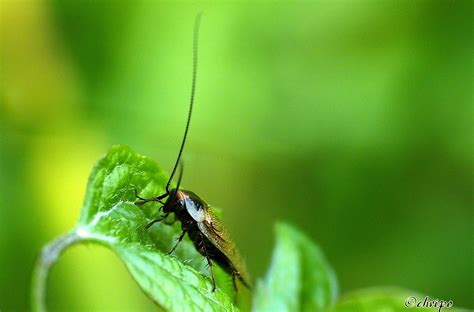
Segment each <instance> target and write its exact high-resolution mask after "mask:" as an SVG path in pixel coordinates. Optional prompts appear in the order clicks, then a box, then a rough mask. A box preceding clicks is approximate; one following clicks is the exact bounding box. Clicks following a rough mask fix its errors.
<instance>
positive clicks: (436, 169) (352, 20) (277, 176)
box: [0, 0, 474, 311]
mask: <svg viewBox="0 0 474 312" xmlns="http://www.w3.org/2000/svg"><path fill="white" fill-rule="evenodd" d="M0 4H1V5H0V12H1V13H0V18H1V23H0V29H1V30H0V31H1V32H0V34H1V37H0V53H1V54H0V55H1V63H0V75H1V76H0V77H1V79H0V129H1V131H0V309H1V310H2V311H16V310H19V311H21V310H25V309H27V306H28V290H29V283H30V273H31V268H32V263H33V261H34V258H35V255H36V254H37V252H38V250H39V249H40V247H41V246H42V245H43V244H44V243H46V242H47V241H50V240H51V239H53V238H54V237H56V236H58V235H60V234H63V233H65V232H67V231H68V230H69V229H71V228H72V227H73V226H74V224H75V222H76V220H77V218H78V216H79V211H80V208H81V203H82V198H83V196H84V190H85V186H86V181H87V177H88V174H89V172H90V170H91V168H92V166H93V165H94V163H95V161H96V160H97V159H98V158H99V157H101V156H102V155H103V154H104V153H106V151H107V150H108V148H109V147H110V146H111V145H113V144H118V143H123V144H128V145H130V146H131V147H132V148H133V149H135V150H136V151H138V152H140V153H142V154H145V155H148V156H150V157H152V158H154V159H156V161H157V162H158V163H159V164H160V165H161V166H163V167H164V168H166V169H168V170H169V169H171V166H172V164H173V162H174V160H175V157H176V154H177V151H178V147H179V144H180V140H181V135H182V131H183V128H184V124H185V119H186V111H187V108H188V107H187V105H188V98H189V93H190V83H191V82H190V77H191V65H192V62H191V51H192V27H193V20H194V16H195V14H196V13H197V12H199V11H204V17H203V24H202V28H201V31H202V32H201V40H200V64H199V66H200V67H199V72H198V85H197V95H196V96H197V97H196V106H195V111H194V116H193V120H192V124H191V131H190V136H189V141H188V144H187V146H186V149H185V156H184V160H185V163H186V172H185V178H184V182H183V183H184V187H186V188H188V189H191V190H193V191H195V192H196V193H198V194H200V195H201V196H202V197H203V198H205V199H206V200H207V201H208V202H209V203H210V204H212V205H215V206H218V207H220V208H222V209H223V211H224V222H225V224H226V225H227V226H228V227H229V230H230V232H231V233H232V234H233V237H234V239H235V241H236V242H237V244H238V246H239V247H240V249H241V253H242V254H243V255H245V258H246V259H247V263H248V266H249V269H250V271H251V272H252V273H253V276H254V277H260V276H262V275H263V274H264V273H265V271H266V268H267V266H268V264H269V261H270V256H271V250H272V248H273V233H272V227H273V224H274V223H275V222H276V221H278V220H284V221H286V222H289V223H292V224H294V225H296V226H297V227H299V228H300V229H302V230H303V231H304V232H305V233H307V234H308V235H309V236H310V237H311V238H312V239H313V240H314V241H315V242H317V243H318V244H319V245H320V246H321V247H322V249H323V250H324V251H325V253H326V255H327V258H328V259H329V261H330V263H331V264H332V265H333V267H334V269H335V271H336V272H337V275H338V278H339V281H340V289H341V293H345V292H348V291H351V290H354V289H359V288H364V287H371V286H383V285H385V286H387V285H388V286H391V285H396V286H400V287H404V288H408V289H413V290H417V291H419V292H424V293H427V294H429V295H431V296H432V297H439V298H441V299H452V300H453V301H454V303H455V305H456V306H464V307H471V308H472V307H474V296H472V294H473V293H474V290H473V279H474V276H473V275H474V274H473V263H474V262H473V246H474V244H473V243H474V234H473V224H474V220H473V197H472V194H473V193H472V190H473V156H474V155H473V150H474V148H473V133H474V132H473V128H472V124H473V116H474V110H473V103H472V51H473V49H472V48H473V44H472V43H473V40H472V39H473V37H472V17H473V16H472V14H473V13H472V12H473V10H472V9H473V8H472V1H403V0H402V1H356V2H353V1H314V2H305V3H299V4H297V3H289V2H288V3H260V4H257V3H248V2H246V3H239V2H234V3H228V4H214V3H213V2H205V3H196V2H187V1H185V2H181V3H179V4H176V3H173V2H154V1H120V2H119V1H85V0H83V1H59V0H57V1H45V0H37V1H33V0H25V1H14V0H1V2H0ZM49 306H50V307H51V308H52V309H54V310H68V311H73V310H77V311H85V310H87V311H104V310H116V311H118V310H123V311H126V310H147V309H148V310H153V309H155V306H154V305H153V304H152V303H151V302H150V301H149V300H148V299H147V298H146V296H145V295H144V294H142V293H141V291H140V290H139V289H138V287H137V286H136V285H135V283H134V281H133V280H132V278H131V277H130V276H129V275H128V273H127V271H126V269H125V268H124V266H123V265H122V264H121V263H120V261H119V260H118V259H117V258H116V257H115V256H114V255H113V254H112V252H110V251H108V250H106V249H104V248H102V247H97V246H78V247H73V248H72V249H70V250H68V251H67V252H66V253H65V254H64V256H63V257H62V258H61V260H60V262H59V264H58V265H57V266H56V267H55V268H54V270H53V272H52V275H51V278H50V283H49Z"/></svg>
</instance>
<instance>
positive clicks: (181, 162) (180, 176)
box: [175, 161, 184, 192]
mask: <svg viewBox="0 0 474 312" xmlns="http://www.w3.org/2000/svg"><path fill="white" fill-rule="evenodd" d="M179 164H180V166H179V176H178V184H177V185H176V191H175V192H178V190H179V185H180V184H181V179H182V178H183V170H184V165H183V161H180V162H179Z"/></svg>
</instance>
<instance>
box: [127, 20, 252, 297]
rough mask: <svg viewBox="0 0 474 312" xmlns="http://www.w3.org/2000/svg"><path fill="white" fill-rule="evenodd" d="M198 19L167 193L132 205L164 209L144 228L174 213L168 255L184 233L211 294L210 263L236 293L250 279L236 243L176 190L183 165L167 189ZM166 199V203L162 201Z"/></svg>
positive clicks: (198, 203)
mask: <svg viewBox="0 0 474 312" xmlns="http://www.w3.org/2000/svg"><path fill="white" fill-rule="evenodd" d="M200 20H201V14H198V15H197V17H196V21H195V25H194V49H193V76H192V87H191V99H190V105H189V113H188V119H187V123H186V129H185V131H184V136H183V140H182V142H181V147H180V149H179V153H178V157H177V159H176V163H175V165H174V167H173V171H172V172H171V176H170V178H169V180H168V183H167V184H166V193H164V194H162V195H160V196H156V197H153V198H148V199H146V198H142V197H140V196H138V194H136V196H137V198H139V199H140V201H137V202H136V203H135V204H136V205H143V204H145V203H147V202H159V203H161V204H162V206H161V207H160V210H163V212H164V215H163V217H162V218H160V219H156V220H153V221H152V222H150V223H149V224H148V225H147V228H148V227H150V226H152V225H153V224H154V223H156V222H160V221H163V220H164V219H166V217H168V216H169V215H170V214H171V213H174V214H175V216H176V219H177V220H178V221H180V223H181V229H182V230H183V232H182V233H181V235H180V236H179V238H178V241H177V243H176V244H175V245H174V247H173V248H172V249H171V250H170V252H169V253H168V254H171V253H173V251H174V250H175V249H176V247H177V246H178V245H179V243H180V242H181V241H182V240H183V238H184V236H185V235H186V233H187V234H188V236H189V238H190V239H191V241H192V242H193V244H194V246H195V247H196V249H197V250H198V251H199V252H200V253H201V254H202V255H203V256H204V257H206V259H207V263H208V265H209V269H210V272H211V279H212V291H214V290H215V289H216V281H215V277H214V270H213V268H212V265H213V262H215V263H217V264H218V265H219V266H220V267H221V268H222V269H223V270H224V271H226V272H227V273H229V274H230V275H231V276H232V282H233V285H234V288H235V290H237V284H236V278H238V279H239V280H240V281H241V282H242V284H244V285H245V286H246V287H247V288H250V279H249V277H248V275H247V271H246V268H245V265H244V263H243V262H242V261H241V258H240V254H239V252H238V250H237V248H236V247H235V244H234V243H233V241H232V240H231V239H230V236H229V234H228V232H227V231H226V229H225V228H224V226H223V225H222V224H221V222H220V221H219V220H218V219H217V217H216V216H215V214H214V213H213V212H212V210H211V208H210V207H209V205H208V204H207V203H206V202H205V201H204V200H202V199H201V198H200V197H199V196H197V195H196V194H195V193H193V192H191V191H185V190H180V189H179V185H180V183H181V178H182V173H183V170H182V165H181V169H180V174H179V178H178V184H177V187H176V188H174V189H171V188H170V184H171V181H172V179H173V176H174V174H175V173H176V169H177V167H178V164H179V163H180V159H181V154H182V152H183V148H184V144H185V142H186V137H187V134H188V130H189V124H190V121H191V114H192V109H193V103H194V94H195V89H196V73H197V61H198V36H199V26H200ZM165 198H166V201H165V202H163V200H164V199H165Z"/></svg>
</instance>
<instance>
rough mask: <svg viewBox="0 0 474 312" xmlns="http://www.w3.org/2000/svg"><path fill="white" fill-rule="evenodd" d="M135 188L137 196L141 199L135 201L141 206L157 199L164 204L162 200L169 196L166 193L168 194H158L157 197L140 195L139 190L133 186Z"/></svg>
mask: <svg viewBox="0 0 474 312" xmlns="http://www.w3.org/2000/svg"><path fill="white" fill-rule="evenodd" d="M133 190H134V191H135V197H136V198H138V199H140V201H137V202H135V205H137V206H141V205H143V204H146V203H148V202H152V201H157V202H159V203H160V204H162V205H164V203H163V202H162V201H161V200H162V199H163V198H165V197H166V196H168V194H167V193H166V194H163V195H160V196H157V197H153V198H143V197H141V196H139V195H138V191H137V189H136V188H133Z"/></svg>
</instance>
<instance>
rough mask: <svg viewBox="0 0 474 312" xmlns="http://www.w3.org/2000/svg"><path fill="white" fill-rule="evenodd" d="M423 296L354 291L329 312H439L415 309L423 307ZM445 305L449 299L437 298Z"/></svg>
mask: <svg viewBox="0 0 474 312" xmlns="http://www.w3.org/2000/svg"><path fill="white" fill-rule="evenodd" d="M425 297H427V296H425V295H421V294H419V293H417V292H414V291H409V290H405V289H400V288H394V287H387V288H371V289H364V290H359V291H355V292H353V293H350V294H347V295H345V296H343V297H342V298H341V299H340V300H339V301H338V303H337V304H336V305H335V306H334V307H332V308H331V309H330V310H329V312H373V311H391V312H398V311H400V312H406V311H408V310H409V309H412V311H420V312H434V311H436V312H439V311H440V310H439V306H438V307H431V308H430V307H428V306H424V307H416V305H417V304H418V303H420V302H421V303H420V304H421V305H423V304H424V303H423V302H424V299H425ZM436 299H437V298H434V297H427V301H432V300H436ZM438 299H440V300H444V301H445V302H446V303H447V302H448V301H450V299H449V298H438ZM446 303H445V306H444V307H443V308H441V311H450V312H461V311H467V310H464V309H462V308H447V307H446ZM427 304H428V303H426V305H427Z"/></svg>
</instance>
